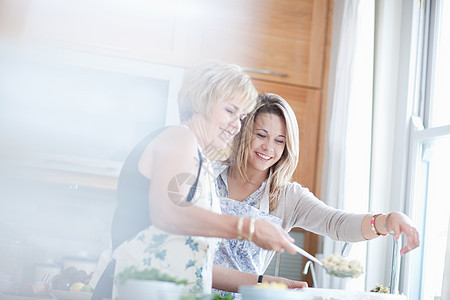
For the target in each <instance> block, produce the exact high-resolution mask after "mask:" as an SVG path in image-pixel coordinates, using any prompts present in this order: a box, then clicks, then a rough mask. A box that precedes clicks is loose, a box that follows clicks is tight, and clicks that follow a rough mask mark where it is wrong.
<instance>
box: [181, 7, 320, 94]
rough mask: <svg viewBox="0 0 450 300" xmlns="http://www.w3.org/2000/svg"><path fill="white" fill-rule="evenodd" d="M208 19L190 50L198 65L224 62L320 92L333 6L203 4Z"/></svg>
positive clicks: (200, 21) (193, 36)
mask: <svg viewBox="0 0 450 300" xmlns="http://www.w3.org/2000/svg"><path fill="white" fill-rule="evenodd" d="M197 4H198V5H199V7H201V11H202V17H201V18H199V19H198V25H197V28H196V30H195V31H194V32H191V34H190V37H191V38H190V41H191V44H190V45H188V46H187V47H186V49H187V51H188V52H189V54H188V57H189V59H190V60H191V61H192V62H196V61H203V60H208V59H220V60H223V61H226V62H232V63H236V64H239V65H241V66H243V67H246V68H248V70H249V72H250V74H251V75H252V77H254V78H258V79H264V80H270V81H276V82H282V83H288V84H294V85H300V86H308V87H314V88H319V87H321V82H322V71H323V62H324V55H323V53H324V49H325V40H326V28H327V10H328V1H327V0H246V1H242V0H227V1H219V0H212V1H197Z"/></svg>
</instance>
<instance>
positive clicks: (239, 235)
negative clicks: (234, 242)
mask: <svg viewBox="0 0 450 300" xmlns="http://www.w3.org/2000/svg"><path fill="white" fill-rule="evenodd" d="M242 227H244V217H240V218H239V220H238V226H237V239H238V240H239V241H240V240H242Z"/></svg>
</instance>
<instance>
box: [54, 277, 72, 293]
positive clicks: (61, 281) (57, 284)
mask: <svg viewBox="0 0 450 300" xmlns="http://www.w3.org/2000/svg"><path fill="white" fill-rule="evenodd" d="M70 285H71V282H70V279H69V278H67V277H64V276H63V275H62V274H59V275H56V276H55V277H53V280H52V289H55V290H63V291H68V290H69V288H70Z"/></svg>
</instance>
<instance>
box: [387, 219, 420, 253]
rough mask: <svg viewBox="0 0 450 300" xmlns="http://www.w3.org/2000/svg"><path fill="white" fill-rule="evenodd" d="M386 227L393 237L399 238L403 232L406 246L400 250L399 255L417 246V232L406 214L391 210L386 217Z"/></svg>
mask: <svg viewBox="0 0 450 300" xmlns="http://www.w3.org/2000/svg"><path fill="white" fill-rule="evenodd" d="M386 229H387V230H388V231H389V232H390V233H393V235H394V238H395V239H398V238H400V235H401V234H402V233H403V234H405V236H406V246H405V247H403V248H402V249H401V250H400V254H401V255H404V254H406V253H408V252H409V251H411V250H413V249H415V248H417V247H419V244H420V241H419V233H418V232H417V229H416V227H414V225H413V222H412V221H411V219H410V218H409V217H408V216H407V215H405V214H403V213H400V212H391V213H390V214H389V215H388V216H387V217H386Z"/></svg>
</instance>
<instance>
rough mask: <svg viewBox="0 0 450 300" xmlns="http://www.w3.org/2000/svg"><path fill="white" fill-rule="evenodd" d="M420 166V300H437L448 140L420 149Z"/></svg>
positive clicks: (448, 208) (448, 204) (447, 204)
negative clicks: (422, 170)
mask: <svg viewBox="0 0 450 300" xmlns="http://www.w3.org/2000/svg"><path fill="white" fill-rule="evenodd" d="M423 149H424V152H423V161H424V164H422V166H425V167H426V166H427V168H428V172H427V173H428V176H427V177H428V178H427V182H426V183H424V184H425V191H426V193H424V194H425V198H426V199H424V200H425V203H426V205H425V211H424V218H425V222H424V224H425V228H424V232H423V237H421V244H422V245H423V259H422V279H421V294H422V296H421V297H420V299H435V298H434V297H435V296H441V289H442V278H443V274H444V259H445V252H446V245H447V230H448V226H447V224H448V222H449V212H450V201H448V183H449V181H448V171H449V170H450V156H449V155H448V153H450V136H447V137H446V138H441V139H439V140H436V141H433V142H431V143H426V144H424V145H423Z"/></svg>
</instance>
